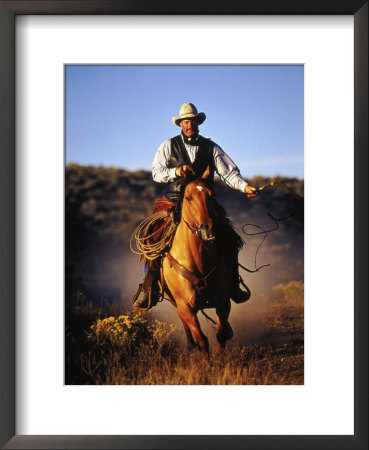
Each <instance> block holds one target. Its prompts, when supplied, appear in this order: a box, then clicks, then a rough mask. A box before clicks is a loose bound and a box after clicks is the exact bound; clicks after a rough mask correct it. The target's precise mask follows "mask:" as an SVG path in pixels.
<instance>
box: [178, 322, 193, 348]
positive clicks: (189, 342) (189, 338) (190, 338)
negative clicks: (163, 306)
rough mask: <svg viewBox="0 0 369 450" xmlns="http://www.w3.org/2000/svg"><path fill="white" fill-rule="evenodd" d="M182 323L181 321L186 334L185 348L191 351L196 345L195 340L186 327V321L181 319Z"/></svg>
mask: <svg viewBox="0 0 369 450" xmlns="http://www.w3.org/2000/svg"><path fill="white" fill-rule="evenodd" d="M181 320H182V323H183V328H184V331H185V334H186V341H187V350H189V351H191V350H193V349H194V348H195V347H196V342H195V340H194V338H193V336H192V333H191V330H190V328H189V327H188V325H187V323H186V322H185V321H184V320H183V319H182V317H181Z"/></svg>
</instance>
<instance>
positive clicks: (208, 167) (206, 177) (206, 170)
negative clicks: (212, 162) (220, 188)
mask: <svg viewBox="0 0 369 450" xmlns="http://www.w3.org/2000/svg"><path fill="white" fill-rule="evenodd" d="M209 176H210V166H209V165H208V166H206V169H205V171H204V173H203V174H202V175H201V178H204V179H205V180H206V179H208V178H209Z"/></svg>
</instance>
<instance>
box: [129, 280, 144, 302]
mask: <svg viewBox="0 0 369 450" xmlns="http://www.w3.org/2000/svg"><path fill="white" fill-rule="evenodd" d="M142 287H143V283H140V284H139V285H138V289H137V292H136V293H135V294H134V296H133V297H132V300H131V303H132V305H133V304H134V303H135V301H136V300H137V299H138V297H139V295H140V294H141V292H142V291H143V289H142Z"/></svg>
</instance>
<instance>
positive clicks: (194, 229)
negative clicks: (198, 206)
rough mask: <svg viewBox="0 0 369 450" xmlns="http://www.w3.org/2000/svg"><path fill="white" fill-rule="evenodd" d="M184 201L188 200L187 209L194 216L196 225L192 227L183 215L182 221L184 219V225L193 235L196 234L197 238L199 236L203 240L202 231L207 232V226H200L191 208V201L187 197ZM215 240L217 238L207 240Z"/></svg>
mask: <svg viewBox="0 0 369 450" xmlns="http://www.w3.org/2000/svg"><path fill="white" fill-rule="evenodd" d="M184 199H185V200H187V208H188V211H189V213H190V215H191V216H192V219H193V220H194V222H195V225H192V224H190V223H189V222H187V220H186V219H185V218H184V217H183V215H182V219H183V221H184V223H185V224H186V225H187V227H188V228H189V230H190V231H191V233H192V234H194V235H195V236H198V237H200V238H201V239H203V237H202V234H201V231H203V230H206V225H204V224H201V225H199V224H198V223H197V220H196V218H195V216H194V214H193V212H192V210H191V207H190V200H189V199H188V198H186V197H184ZM214 239H215V237H212V238H209V239H207V240H208V241H212V240H214ZM203 240H205V239H203Z"/></svg>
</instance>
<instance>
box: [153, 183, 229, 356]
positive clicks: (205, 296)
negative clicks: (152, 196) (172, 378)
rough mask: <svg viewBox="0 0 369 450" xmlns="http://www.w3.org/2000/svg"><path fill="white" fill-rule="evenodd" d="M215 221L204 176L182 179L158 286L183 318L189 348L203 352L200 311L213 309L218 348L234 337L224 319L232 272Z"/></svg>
mask: <svg viewBox="0 0 369 450" xmlns="http://www.w3.org/2000/svg"><path fill="white" fill-rule="evenodd" d="M203 177H204V175H203ZM217 221H218V223H219V205H218V203H217V202H216V200H215V198H214V194H213V191H212V189H211V188H210V187H209V185H208V183H207V180H206V178H201V179H197V180H194V181H190V182H189V183H188V184H186V185H185V188H184V194H183V198H182V206H181V216H180V222H179V224H178V227H177V229H176V231H175V234H174V237H173V240H172V243H171V245H170V247H169V250H168V251H167V252H166V253H165V256H164V258H163V261H162V268H161V284H162V288H164V292H165V293H166V294H167V295H168V297H169V301H170V302H171V303H172V304H173V305H174V306H175V307H176V308H177V311H178V315H179V317H180V319H181V320H182V323H183V326H184V330H185V335H186V339H187V348H188V349H189V350H192V349H193V348H195V347H198V349H199V350H200V351H201V352H203V353H208V352H209V341H208V338H207V337H206V336H205V334H204V333H203V332H202V330H201V327H200V323H199V320H198V317H197V314H198V312H199V311H200V310H203V309H205V308H215V311H216V318H217V333H216V338H217V341H218V343H219V350H220V351H223V350H224V349H225V347H226V342H227V341H228V340H230V339H232V337H233V330H232V328H231V326H230V324H229V322H228V317H229V314H230V310H231V301H230V295H229V292H230V288H231V283H232V274H231V270H230V269H229V265H227V263H226V253H227V251H226V249H225V248H224V245H223V246H222V245H221V239H219V236H217V234H216V224H217Z"/></svg>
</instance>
